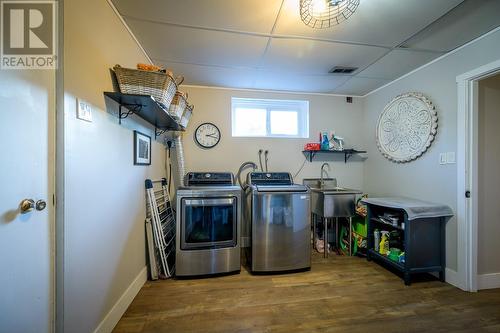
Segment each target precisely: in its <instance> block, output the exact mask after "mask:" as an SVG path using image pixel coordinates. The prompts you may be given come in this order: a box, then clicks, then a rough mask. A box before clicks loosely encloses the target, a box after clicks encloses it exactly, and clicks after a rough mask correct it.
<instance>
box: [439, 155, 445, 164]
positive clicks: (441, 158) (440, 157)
mask: <svg viewBox="0 0 500 333" xmlns="http://www.w3.org/2000/svg"><path fill="white" fill-rule="evenodd" d="M439 164H446V153H440V154H439Z"/></svg>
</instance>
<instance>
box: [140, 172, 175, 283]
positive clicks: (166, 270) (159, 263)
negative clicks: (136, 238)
mask: <svg viewBox="0 0 500 333" xmlns="http://www.w3.org/2000/svg"><path fill="white" fill-rule="evenodd" d="M145 186H146V237H147V241H148V258H149V272H150V276H151V279H152V280H157V279H158V278H170V277H172V276H173V274H174V271H175V233H176V228H175V214H174V211H173V209H172V204H171V201H170V196H169V193H168V186H167V180H166V179H165V178H162V179H160V180H151V179H146V181H145Z"/></svg>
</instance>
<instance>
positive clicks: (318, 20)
mask: <svg viewBox="0 0 500 333" xmlns="http://www.w3.org/2000/svg"><path fill="white" fill-rule="evenodd" d="M358 5H359V0H300V18H301V19H302V21H303V22H304V23H305V24H306V25H308V26H310V27H311V28H315V29H325V28H329V27H331V26H334V25H337V24H339V23H341V22H343V21H345V20H347V19H348V18H349V17H350V16H351V15H352V14H353V13H354V12H355V11H356V9H357V8H358Z"/></svg>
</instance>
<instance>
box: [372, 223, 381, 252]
mask: <svg viewBox="0 0 500 333" xmlns="http://www.w3.org/2000/svg"><path fill="white" fill-rule="evenodd" d="M373 242H374V244H375V251H377V252H378V251H379V246H380V231H379V230H378V229H375V231H374V232H373Z"/></svg>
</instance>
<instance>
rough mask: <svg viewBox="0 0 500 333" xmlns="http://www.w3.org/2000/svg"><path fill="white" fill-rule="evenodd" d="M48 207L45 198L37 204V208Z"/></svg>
mask: <svg viewBox="0 0 500 333" xmlns="http://www.w3.org/2000/svg"><path fill="white" fill-rule="evenodd" d="M45 207H47V203H46V202H45V200H38V201H37V202H36V204H35V208H36V210H44V209H45Z"/></svg>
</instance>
